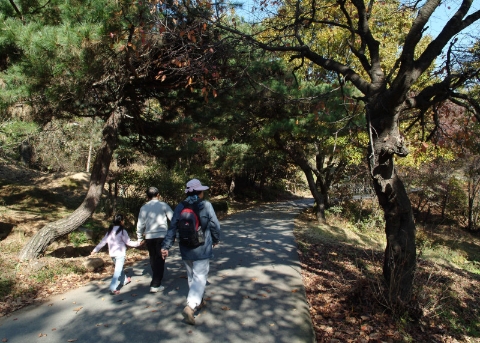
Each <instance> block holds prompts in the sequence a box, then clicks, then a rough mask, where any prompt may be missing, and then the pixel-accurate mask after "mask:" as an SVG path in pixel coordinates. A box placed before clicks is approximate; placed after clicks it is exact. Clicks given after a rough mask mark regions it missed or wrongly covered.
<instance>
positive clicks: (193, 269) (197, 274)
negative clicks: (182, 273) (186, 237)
mask: <svg viewBox="0 0 480 343" xmlns="http://www.w3.org/2000/svg"><path fill="white" fill-rule="evenodd" d="M183 262H184V263H185V267H186V268H187V276H188V288H189V291H188V296H187V305H188V306H189V307H190V308H192V309H195V308H196V307H197V306H198V305H200V303H201V302H202V298H203V294H204V293H205V286H206V284H207V277H208V271H209V270H210V259H208V258H207V259H204V260H198V261H192V260H183Z"/></svg>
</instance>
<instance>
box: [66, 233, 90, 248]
mask: <svg viewBox="0 0 480 343" xmlns="http://www.w3.org/2000/svg"><path fill="white" fill-rule="evenodd" d="M69 240H70V243H72V244H73V246H74V247H75V248H77V247H79V246H81V245H84V244H86V243H87V242H88V241H89V239H88V237H87V234H86V233H85V232H81V231H73V232H72V233H70V235H69Z"/></svg>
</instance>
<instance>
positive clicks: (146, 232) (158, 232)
mask: <svg viewBox="0 0 480 343" xmlns="http://www.w3.org/2000/svg"><path fill="white" fill-rule="evenodd" d="M172 216H173V211H172V209H171V208H170V206H168V204H166V203H164V202H162V201H159V200H158V199H152V200H150V201H149V202H147V203H146V204H145V205H143V206H142V208H140V213H139V214H138V221H137V238H138V240H142V239H143V236H145V239H153V238H163V237H165V235H166V234H167V230H168V220H172Z"/></svg>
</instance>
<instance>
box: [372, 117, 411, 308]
mask: <svg viewBox="0 0 480 343" xmlns="http://www.w3.org/2000/svg"><path fill="white" fill-rule="evenodd" d="M367 111H369V109H368V108H367ZM380 111H382V110H380ZM393 111H395V110H393ZM367 115H369V117H370V118H372V120H371V122H369V124H370V125H369V131H370V140H371V146H370V149H369V167H370V173H371V176H372V178H373V184H374V188H375V192H376V194H377V196H378V202H379V204H380V206H381V207H382V209H383V211H384V215H385V233H386V238H387V246H386V249H385V258H384V264H383V275H384V277H385V280H386V282H387V284H388V292H389V294H388V297H389V299H388V300H389V301H390V303H392V304H393V303H395V304H399V305H402V304H406V303H407V302H408V301H409V300H410V297H411V293H412V286H413V278H414V274H415V268H416V248H415V230H416V229H415V223H414V221H413V211H412V207H411V203H410V199H409V198H408V195H407V191H406V189H405V186H404V184H403V182H402V181H401V180H400V178H399V176H398V175H397V172H396V169H395V166H394V159H393V158H394V156H395V155H398V156H406V155H407V154H408V152H407V150H406V149H405V147H404V143H403V138H402V136H401V135H400V132H399V127H398V120H397V116H398V113H397V114H396V115H385V113H384V112H383V113H382V112H379V110H378V109H377V110H376V111H371V112H367ZM372 150H373V153H372Z"/></svg>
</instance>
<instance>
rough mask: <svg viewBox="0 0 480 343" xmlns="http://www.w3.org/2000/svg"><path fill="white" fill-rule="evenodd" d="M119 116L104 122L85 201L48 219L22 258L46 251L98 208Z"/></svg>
mask: <svg viewBox="0 0 480 343" xmlns="http://www.w3.org/2000/svg"><path fill="white" fill-rule="evenodd" d="M119 120H120V115H119V112H118V111H115V112H114V113H112V114H111V115H110V117H109V118H108V120H107V122H106V123H105V125H104V128H103V138H102V145H101V147H100V149H99V151H98V153H97V156H96V158H95V161H94V164H93V169H92V174H91V176H90V186H89V188H88V192H87V195H86V197H85V199H84V200H83V202H82V204H81V205H80V206H79V207H78V208H77V209H76V210H75V211H74V212H73V213H72V214H71V215H69V216H67V217H65V218H62V219H60V220H57V221H55V222H52V223H48V224H47V225H45V226H44V227H43V228H41V229H40V231H38V232H37V233H36V234H35V235H33V237H32V238H31V239H30V241H28V242H27V244H26V245H25V246H24V247H23V249H22V250H21V251H20V254H19V258H20V260H29V259H34V258H37V257H38V256H40V255H42V254H43V253H44V252H45V250H46V249H47V247H48V246H49V245H50V244H51V243H52V242H54V241H55V240H56V239H57V238H59V237H61V236H64V235H66V234H68V233H70V232H72V231H73V230H75V229H76V228H78V227H79V226H80V225H82V224H83V223H84V222H85V221H86V220H87V219H88V218H89V217H90V216H91V215H92V213H93V211H95V208H96V207H97V205H98V203H99V202H100V198H101V196H102V192H103V187H104V184H105V180H106V178H107V174H108V169H109V167H110V162H111V160H112V155H113V151H114V150H115V148H116V144H117V129H118V124H119Z"/></svg>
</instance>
